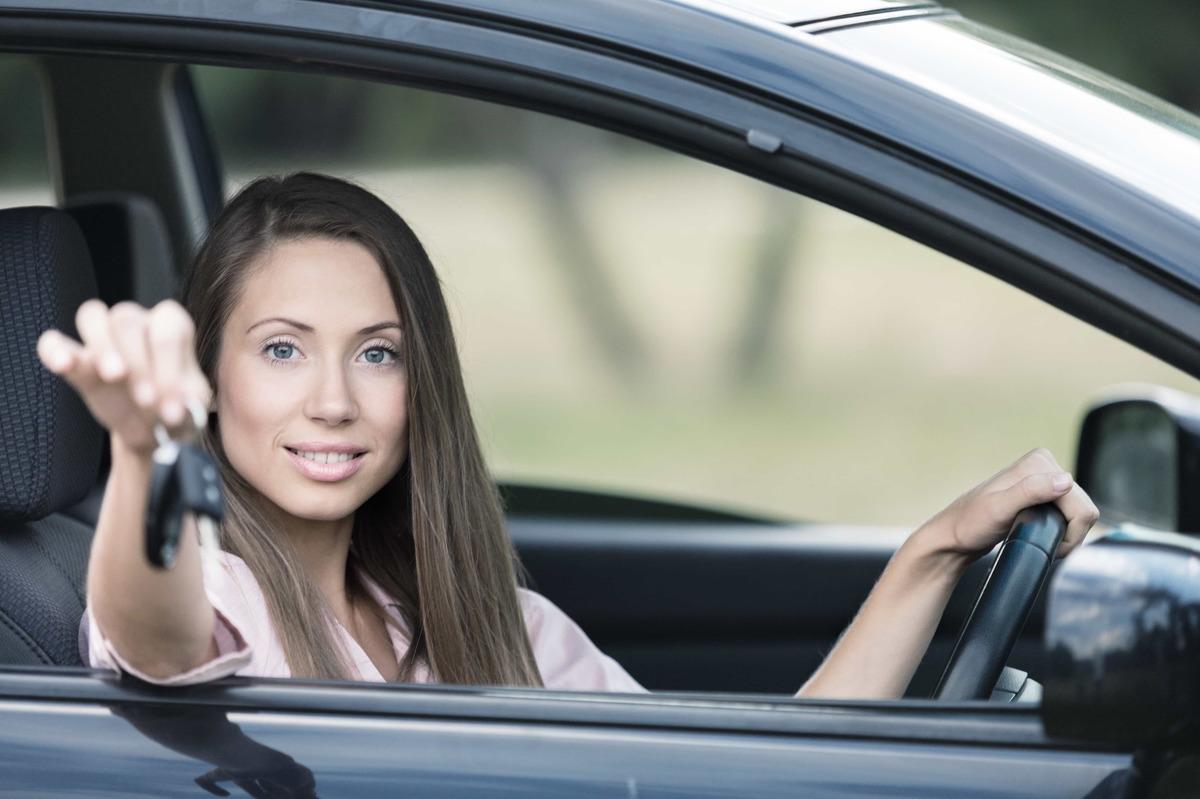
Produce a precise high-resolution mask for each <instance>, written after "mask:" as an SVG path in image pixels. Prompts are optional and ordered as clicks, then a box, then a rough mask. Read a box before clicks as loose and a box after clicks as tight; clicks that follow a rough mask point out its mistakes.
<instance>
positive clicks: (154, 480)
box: [146, 442, 183, 569]
mask: <svg viewBox="0 0 1200 799" xmlns="http://www.w3.org/2000/svg"><path fill="white" fill-rule="evenodd" d="M178 461H179V445H177V444H175V443H173V442H168V443H164V444H161V445H160V446H159V447H158V449H156V450H155V451H154V470H153V471H152V472H151V473H150V498H149V501H148V502H147V503H146V559H147V560H148V561H150V564H151V565H152V566H156V567H158V568H160V569H169V568H171V567H172V566H173V565H175V555H176V553H177V552H178V550H179V534H180V531H181V530H182V528H183V510H182V508H183V506H182V504H181V502H180V490H179V489H180V486H179V480H178V479H177V475H176V472H175V466H176V464H177V463H178Z"/></svg>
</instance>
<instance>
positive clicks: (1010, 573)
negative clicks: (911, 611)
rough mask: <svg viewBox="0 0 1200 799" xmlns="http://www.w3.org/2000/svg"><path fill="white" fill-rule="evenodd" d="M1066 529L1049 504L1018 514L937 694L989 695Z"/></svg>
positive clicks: (952, 696)
mask: <svg viewBox="0 0 1200 799" xmlns="http://www.w3.org/2000/svg"><path fill="white" fill-rule="evenodd" d="M1066 530H1067V522H1066V519H1065V518H1064V517H1063V515H1062V512H1061V511H1060V510H1059V509H1058V508H1057V507H1055V506H1054V505H1051V504H1046V505H1038V506H1036V507H1032V508H1026V509H1025V510H1023V511H1021V512H1020V513H1019V514H1017V518H1016V519H1015V520H1014V521H1013V526H1012V529H1011V530H1009V532H1008V537H1007V538H1005V539H1004V543H1002V544H1001V545H1000V550H999V552H997V554H996V560H995V562H994V563H993V564H992V569H991V571H990V572H989V573H988V576H987V579H986V580H985V581H984V583H983V588H982V589H980V591H979V596H978V598H977V599H976V600H975V606H974V607H973V608H972V609H971V614H970V615H969V616H968V617H967V621H966V622H965V623H964V624H963V628H962V631H961V632H960V633H959V635H958V641H957V642H956V643H955V644H954V651H953V652H952V653H951V655H950V660H949V661H948V662H947V664H946V670H945V672H944V673H943V674H942V679H941V681H940V682H939V683H938V687H937V689H936V690H935V691H934V698H936V699H944V700H947V701H961V700H968V699H987V698H989V697H990V696H991V693H992V688H993V687H994V686H995V685H996V680H997V679H999V677H1000V672H1001V671H1003V670H1004V664H1005V663H1006V662H1007V661H1008V656H1009V654H1010V653H1011V652H1012V649H1013V646H1014V645H1015V644H1016V642H1017V636H1018V635H1020V633H1021V629H1022V628H1023V627H1024V626H1025V622H1026V620H1027V619H1028V618H1029V613H1030V611H1031V610H1033V603H1034V602H1035V601H1036V600H1037V597H1038V594H1039V593H1041V590H1042V586H1044V585H1045V583H1046V578H1047V576H1049V574H1050V567H1051V566H1052V565H1053V564H1054V553H1055V552H1056V551H1057V550H1058V545H1059V543H1060V542H1061V541H1062V538H1063V534H1064V533H1065V532H1066Z"/></svg>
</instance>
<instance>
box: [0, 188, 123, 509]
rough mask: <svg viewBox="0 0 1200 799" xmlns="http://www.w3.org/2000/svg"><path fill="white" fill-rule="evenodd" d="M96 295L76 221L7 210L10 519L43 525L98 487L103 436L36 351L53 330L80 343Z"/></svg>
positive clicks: (1, 344) (4, 326) (1, 223)
mask: <svg viewBox="0 0 1200 799" xmlns="http://www.w3.org/2000/svg"><path fill="white" fill-rule="evenodd" d="M94 296H96V281H95V278H94V277H93V275H92V262H91V259H90V258H89V257H88V251H87V245H85V244H84V241H83V235H82V234H81V233H80V232H79V228H78V227H76V225H75V222H74V221H72V220H71V217H69V216H67V215H66V214H65V213H63V212H62V211H59V210H57V209H54V208H13V209H9V210H5V211H0V320H2V321H0V373H2V376H0V518H4V519H9V520H20V521H32V520H35V519H41V518H43V517H45V516H48V515H50V514H51V513H54V512H55V511H58V510H61V509H63V508H65V507H69V506H70V505H73V504H74V503H76V502H78V501H79V500H80V499H82V498H83V496H84V495H85V494H86V493H87V492H88V490H89V489H90V488H91V487H92V485H93V484H94V483H95V482H96V473H97V469H98V468H99V464H100V452H101V447H102V442H103V436H102V430H101V428H100V426H99V425H98V424H97V423H96V421H95V420H94V419H93V418H92V415H91V414H90V413H89V412H88V410H87V408H86V407H85V406H84V404H83V402H82V400H80V399H79V395H78V394H76V393H75V390H74V389H72V388H71V387H70V386H69V385H67V383H66V382H64V381H63V380H61V379H60V378H58V377H56V376H54V375H53V374H51V373H50V372H48V371H47V370H46V369H45V368H44V367H43V366H42V364H41V361H39V360H38V357H37V351H36V346H37V339H38V336H39V335H41V333H42V331H43V330H46V329H47V328H50V327H56V328H58V329H59V330H62V331H63V332H65V333H68V334H69V335H71V336H75V335H76V333H75V310H76V309H77V308H78V307H79V305H80V304H81V303H82V302H83V301H84V300H86V299H88V298H89V297H94Z"/></svg>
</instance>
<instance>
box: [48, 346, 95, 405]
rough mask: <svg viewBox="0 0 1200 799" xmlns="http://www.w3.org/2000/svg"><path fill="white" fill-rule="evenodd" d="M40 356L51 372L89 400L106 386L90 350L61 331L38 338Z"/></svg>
mask: <svg viewBox="0 0 1200 799" xmlns="http://www.w3.org/2000/svg"><path fill="white" fill-rule="evenodd" d="M37 353H38V357H39V358H40V359H41V361H42V363H43V364H45V365H46V368H47V369H49V370H50V371H51V372H54V373H55V374H57V375H58V376H59V377H61V378H62V379H63V380H66V381H67V383H68V384H69V385H70V386H71V387H72V388H73V389H75V390H76V391H78V392H79V394H80V395H81V396H83V398H84V399H85V400H86V399H87V397H88V395H89V394H90V393H92V392H93V391H94V390H95V387H96V386H98V385H101V383H102V381H101V380H100V377H99V376H98V375H97V374H96V364H95V361H94V360H93V359H92V357H91V354H90V353H89V352H88V351H87V349H85V348H84V347H83V345H82V344H80V343H79V342H78V341H75V340H74V339H73V338H71V337H70V336H68V335H66V334H64V333H62V332H60V331H58V330H47V331H46V332H44V333H42V335H41V336H39V337H38V342H37Z"/></svg>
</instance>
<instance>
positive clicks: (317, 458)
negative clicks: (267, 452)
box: [284, 447, 367, 464]
mask: <svg viewBox="0 0 1200 799" xmlns="http://www.w3.org/2000/svg"><path fill="white" fill-rule="evenodd" d="M284 449H286V450H287V451H288V452H290V453H292V454H293V455H295V456H297V457H300V458H303V459H304V460H306V461H312V462H313V463H325V464H328V463H346V462H347V461H352V460H356V459H358V458H361V457H362V456H363V455H366V454H367V453H366V452H365V451H363V452H318V451H313V450H303V449H293V448H292V447H284Z"/></svg>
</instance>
